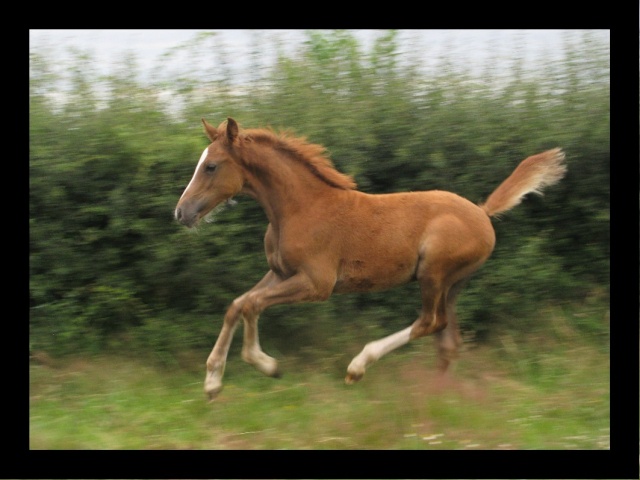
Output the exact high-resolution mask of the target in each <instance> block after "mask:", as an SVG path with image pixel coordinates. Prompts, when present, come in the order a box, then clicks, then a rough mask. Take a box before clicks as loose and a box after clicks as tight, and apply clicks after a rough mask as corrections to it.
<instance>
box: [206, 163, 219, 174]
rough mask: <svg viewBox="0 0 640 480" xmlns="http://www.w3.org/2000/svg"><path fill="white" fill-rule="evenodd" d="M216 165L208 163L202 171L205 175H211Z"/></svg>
mask: <svg viewBox="0 0 640 480" xmlns="http://www.w3.org/2000/svg"><path fill="white" fill-rule="evenodd" d="M217 166H218V165H216V164H215V163H208V164H207V165H206V166H205V167H204V171H205V172H207V173H213V172H215V171H216V167H217Z"/></svg>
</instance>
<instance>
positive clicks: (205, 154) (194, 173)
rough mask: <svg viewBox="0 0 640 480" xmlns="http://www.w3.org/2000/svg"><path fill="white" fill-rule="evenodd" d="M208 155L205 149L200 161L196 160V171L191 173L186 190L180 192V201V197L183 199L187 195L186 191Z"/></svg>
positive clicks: (207, 149) (207, 150)
mask: <svg viewBox="0 0 640 480" xmlns="http://www.w3.org/2000/svg"><path fill="white" fill-rule="evenodd" d="M208 154H209V147H207V148H205V149H204V152H202V155H200V160H198V164H197V165H196V171H195V172H193V177H191V181H190V182H189V185H187V188H185V189H184V192H182V195H181V196H180V199H182V197H184V194H185V193H187V191H188V190H189V187H190V186H191V184H192V183H193V180H194V179H195V178H196V175H197V174H198V169H199V168H200V165H202V162H204V159H205V158H207V155H208Z"/></svg>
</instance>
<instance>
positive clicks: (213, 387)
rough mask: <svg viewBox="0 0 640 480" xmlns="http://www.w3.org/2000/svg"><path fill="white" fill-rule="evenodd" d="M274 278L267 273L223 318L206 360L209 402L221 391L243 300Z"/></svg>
mask: <svg viewBox="0 0 640 480" xmlns="http://www.w3.org/2000/svg"><path fill="white" fill-rule="evenodd" d="M274 276H275V275H274V273H273V272H272V271H269V272H268V273H267V274H266V275H265V276H264V277H263V278H262V280H260V281H259V282H258V283H257V284H256V285H255V286H254V287H253V288H252V289H251V290H249V291H248V292H246V293H245V294H243V295H241V296H239V297H238V298H236V299H235V300H234V301H233V303H231V306H230V307H229V308H228V309H227V313H226V314H225V316H224V321H223V324H222V330H221V331H220V335H219V336H218V340H216V344H215V345H214V347H213V350H212V351H211V353H210V354H209V358H208V359H207V375H206V377H205V381H204V391H205V393H206V394H207V395H208V396H209V399H210V400H213V399H215V397H216V396H217V395H218V393H220V391H221V390H222V377H223V375H224V367H225V365H226V363H227V355H228V353H229V347H230V346H231V341H232V340H233V334H234V332H235V330H236V328H237V327H238V321H239V320H240V316H241V315H242V305H243V304H244V301H245V299H246V298H247V296H248V295H249V294H250V293H251V292H254V291H255V290H259V289H261V288H263V287H264V286H265V285H268V284H269V283H271V282H272V280H273V277H274ZM245 335H246V334H245ZM274 361H275V360H274Z"/></svg>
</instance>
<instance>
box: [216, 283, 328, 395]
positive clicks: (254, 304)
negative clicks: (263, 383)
mask: <svg viewBox="0 0 640 480" xmlns="http://www.w3.org/2000/svg"><path fill="white" fill-rule="evenodd" d="M334 284H335V278H334V277H331V278H326V279H324V278H314V279H312V278H310V277H309V276H308V275H306V274H304V273H298V274H296V275H294V276H292V277H290V278H287V279H285V280H283V279H281V278H279V277H278V276H277V275H275V274H272V273H268V274H267V275H265V277H264V278H263V279H262V280H261V282H260V283H259V284H258V285H256V286H255V287H254V288H253V289H251V290H250V291H248V292H247V293H245V294H244V295H242V296H241V297H238V298H237V299H236V300H234V302H233V303H232V305H231V307H230V308H229V310H228V311H227V314H226V315H225V323H224V325H223V327H222V332H221V333H220V337H219V338H218V341H217V342H216V345H215V346H214V348H213V351H212V352H211V355H210V356H209V360H207V378H206V380H205V391H206V392H207V393H208V394H209V397H210V399H212V400H213V399H214V398H215V396H216V395H217V394H218V393H219V392H220V390H222V374H223V373H224V360H226V355H227V353H228V351H229V345H230V344H231V336H230V335H229V332H230V334H231V335H232V334H233V331H234V330H235V328H236V326H237V321H238V319H239V318H240V316H242V318H243V319H244V321H245V337H244V341H245V343H244V346H243V353H242V354H243V358H244V359H245V360H246V361H247V362H249V363H252V364H253V365H255V366H256V368H258V370H260V371H262V372H264V373H266V374H267V375H271V376H276V375H277V374H278V368H277V362H276V360H275V359H273V358H271V357H269V356H268V355H267V354H265V353H264V352H263V351H262V350H261V349H260V345H259V344H258V334H257V319H258V316H259V315H260V313H261V312H262V311H264V310H265V309H266V308H268V307H270V306H273V305H279V304H286V303H298V302H310V301H317V300H326V299H327V298H329V296H330V295H331V291H332V290H333V285H334ZM221 358H222V359H223V361H222V362H221V361H220V359H221Z"/></svg>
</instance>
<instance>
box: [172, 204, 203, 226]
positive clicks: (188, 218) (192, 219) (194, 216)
mask: <svg viewBox="0 0 640 480" xmlns="http://www.w3.org/2000/svg"><path fill="white" fill-rule="evenodd" d="M174 216H175V218H176V220H177V221H178V222H179V223H181V224H182V225H184V226H185V227H188V228H191V227H193V226H194V225H195V224H196V222H197V220H198V212H197V211H194V212H192V213H187V212H185V211H184V210H183V209H182V207H177V208H176V211H175V214H174Z"/></svg>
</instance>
